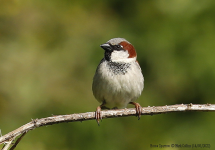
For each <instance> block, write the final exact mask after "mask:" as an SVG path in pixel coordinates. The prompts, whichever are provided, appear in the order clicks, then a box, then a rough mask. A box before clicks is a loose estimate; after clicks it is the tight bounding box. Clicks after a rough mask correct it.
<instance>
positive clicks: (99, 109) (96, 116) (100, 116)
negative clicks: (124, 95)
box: [95, 106, 102, 125]
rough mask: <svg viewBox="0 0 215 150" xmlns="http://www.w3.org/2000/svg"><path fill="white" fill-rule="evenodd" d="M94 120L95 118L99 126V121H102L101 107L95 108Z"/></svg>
mask: <svg viewBox="0 0 215 150" xmlns="http://www.w3.org/2000/svg"><path fill="white" fill-rule="evenodd" d="M95 118H96V121H97V124H98V125H100V124H99V120H102V115H101V106H98V107H97V108H96V112H95Z"/></svg>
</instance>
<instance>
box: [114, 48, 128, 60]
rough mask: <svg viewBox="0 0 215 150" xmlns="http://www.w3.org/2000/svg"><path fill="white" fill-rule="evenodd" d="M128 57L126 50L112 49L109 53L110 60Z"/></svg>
mask: <svg viewBox="0 0 215 150" xmlns="http://www.w3.org/2000/svg"><path fill="white" fill-rule="evenodd" d="M128 57H129V54H128V51H123V50H121V51H116V50H115V51H113V52H112V53H111V60H112V61H114V60H120V59H126V58H128Z"/></svg>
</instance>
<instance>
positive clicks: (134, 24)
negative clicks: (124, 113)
mask: <svg viewBox="0 0 215 150" xmlns="http://www.w3.org/2000/svg"><path fill="white" fill-rule="evenodd" d="M214 16H215V3H214V1H196V0H189V1H188V0H171V1H168V0H162V1H161V0H143V1H135V0H134V1H125V0H103V1H99V0H91V1H90V0H88V1H87V0H83V1H74V0H61V1H59V0H47V1H42V0H33V1H27V0H1V1H0V129H1V131H2V134H6V133H8V132H10V131H12V130H14V129H16V128H18V127H20V126H21V125H23V124H25V123H27V122H29V121H31V119H36V118H43V117H48V116H51V115H60V114H61V115H62V114H72V113H81V112H90V111H95V109H96V107H97V106H98V105H99V103H98V102H97V101H96V100H95V98H94V97H93V94H92V91H91V84H92V78H93V75H94V73H95V70H96V67H97V65H98V64H99V62H100V60H101V59H102V57H103V52H104V51H103V50H102V49H101V48H100V47H99V45H100V44H102V43H105V42H106V41H107V40H109V39H111V38H114V37H123V38H126V39H127V40H128V41H130V42H131V43H132V44H133V45H134V46H135V48H136V51H137V53H138V61H139V63H140V65H141V67H142V71H143V74H144V77H145V89H144V91H143V93H142V96H141V97H140V98H139V99H138V100H137V101H138V102H139V103H140V104H141V105H142V106H144V107H147V106H160V105H173V104H181V103H184V104H186V103H194V104H196V103H198V104H204V103H214V97H215V92H214V89H215V18H214ZM129 107H133V106H129ZM214 116H215V115H214V114H213V113H209V112H208V113H206V112H205V113H202V112H192V113H191V112H187V113H170V114H165V115H155V116H142V117H141V119H140V120H139V121H138V120H137V118H136V117H125V118H114V119H104V120H103V121H102V122H101V126H100V127H98V126H97V124H96V121H95V120H92V121H85V122H82V123H81V122H74V123H64V124H57V125H53V126H47V127H41V128H37V129H35V130H33V131H30V132H29V133H28V134H27V135H26V136H25V137H24V138H23V140H22V141H21V143H20V144H19V145H18V146H17V148H16V149H17V150H23V149H26V150H27V149H30V150H50V149H51V150H59V149H61V150H69V149H73V150H85V149H93V150H97V149H98V150H99V149H102V150H110V149H111V150H130V149H136V150H142V149H153V148H150V144H205V143H206V144H211V146H212V147H214V146H215V145H214V138H215V129H214V126H215V121H213V117H214ZM174 149H177V148H174ZM178 149H180V148H178ZM182 149H183V148H182Z"/></svg>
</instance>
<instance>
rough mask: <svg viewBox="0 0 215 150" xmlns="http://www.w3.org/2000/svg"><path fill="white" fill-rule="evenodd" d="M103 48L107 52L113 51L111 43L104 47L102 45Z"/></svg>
mask: <svg viewBox="0 0 215 150" xmlns="http://www.w3.org/2000/svg"><path fill="white" fill-rule="evenodd" d="M100 46H101V48H103V49H104V50H105V51H112V47H111V45H110V44H109V43H104V44H102V45H100Z"/></svg>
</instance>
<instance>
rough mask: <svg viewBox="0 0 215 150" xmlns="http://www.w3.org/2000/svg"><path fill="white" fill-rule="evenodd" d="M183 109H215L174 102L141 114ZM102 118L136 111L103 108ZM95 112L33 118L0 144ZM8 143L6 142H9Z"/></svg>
mask: <svg viewBox="0 0 215 150" xmlns="http://www.w3.org/2000/svg"><path fill="white" fill-rule="evenodd" d="M185 111H201V112H204V111H207V112H208V111H210V112H213V111H215V104H201V105H200V104H192V103H191V104H176V105H169V106H167V105H166V106H156V107H154V106H153V107H150V106H148V107H143V108H142V115H156V114H163V113H170V112H185ZM101 114H102V118H103V119H104V118H115V117H125V116H135V115H136V111H135V109H134V108H125V109H114V110H104V111H101ZM94 119H95V112H86V113H79V114H70V115H57V116H52V117H47V118H41V119H34V120H32V121H31V122H29V123H27V124H25V125H23V126H21V127H19V128H17V129H16V130H14V131H12V132H9V133H8V134H5V135H4V136H1V137H0V144H2V143H8V142H9V143H10V144H11V140H12V141H13V140H14V139H15V138H16V137H18V136H19V135H21V134H24V133H27V132H28V131H30V130H33V129H35V128H38V127H42V126H47V125H53V124H57V123H63V122H75V121H81V122H82V121H86V120H94ZM9 143H8V144H9Z"/></svg>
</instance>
